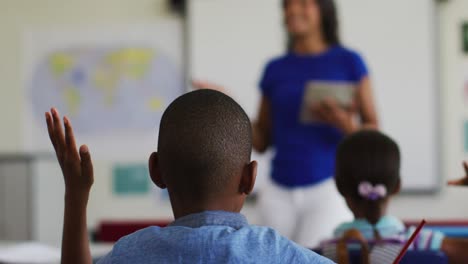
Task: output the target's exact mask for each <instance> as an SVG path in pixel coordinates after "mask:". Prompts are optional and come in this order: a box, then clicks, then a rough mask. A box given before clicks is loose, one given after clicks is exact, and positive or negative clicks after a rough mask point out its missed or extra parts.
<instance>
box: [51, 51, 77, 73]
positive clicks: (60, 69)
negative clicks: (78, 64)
mask: <svg viewBox="0 0 468 264" xmlns="http://www.w3.org/2000/svg"><path fill="white" fill-rule="evenodd" d="M49 63H50V68H51V69H52V71H53V72H54V74H56V75H62V74H64V73H65V72H66V71H68V70H69V69H71V68H72V67H73V57H72V56H70V55H68V54H66V53H60V52H58V53H54V54H52V55H51V56H50V60H49Z"/></svg>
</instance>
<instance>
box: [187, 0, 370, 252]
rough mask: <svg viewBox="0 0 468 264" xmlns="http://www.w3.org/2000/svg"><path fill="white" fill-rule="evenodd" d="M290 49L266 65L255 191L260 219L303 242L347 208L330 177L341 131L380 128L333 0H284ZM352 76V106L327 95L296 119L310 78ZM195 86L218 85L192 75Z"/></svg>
mask: <svg viewBox="0 0 468 264" xmlns="http://www.w3.org/2000/svg"><path fill="white" fill-rule="evenodd" d="M282 4H283V12H284V24H285V27H286V30H287V34H288V37H289V41H288V51H287V53H286V54H284V55H283V56H280V57H278V58H274V59H273V60H271V61H270V62H269V63H268V64H267V65H266V67H265V70H264V73H263V76H262V78H261V81H260V88H261V92H262V97H261V102H260V108H259V113H258V118H257V121H256V122H253V124H252V129H253V139H254V142H253V143H254V144H253V145H254V148H255V150H257V151H259V152H264V151H266V150H267V149H268V148H270V147H272V148H273V149H274V151H275V155H274V158H273V160H272V163H271V164H272V170H271V181H269V182H268V184H267V185H266V186H263V187H264V188H262V189H261V193H260V197H259V206H260V212H261V214H262V219H263V224H265V225H268V226H271V227H273V228H275V229H277V230H278V231H279V232H280V233H282V234H283V235H285V236H287V237H289V238H290V239H292V240H294V241H296V242H298V243H299V244H302V245H304V246H310V247H313V246H316V245H317V244H318V243H319V242H320V240H322V239H324V238H327V237H330V236H331V235H332V232H333V229H334V228H335V227H336V226H337V225H338V224H339V223H341V222H343V221H345V220H349V219H351V217H352V216H351V213H350V212H349V210H348V209H347V207H346V204H345V202H344V201H343V199H342V198H341V197H340V196H339V194H338V192H337V190H336V187H335V184H334V179H333V173H334V165H335V151H336V148H337V145H338V143H339V142H340V140H341V139H342V138H343V136H345V135H346V134H349V133H352V132H354V131H356V130H358V129H361V128H365V127H367V128H377V124H378V122H377V115H376V112H375V108H374V102H373V96H372V89H371V85H370V81H369V74H368V70H367V67H366V65H365V63H364V61H363V59H362V58H361V56H360V55H359V54H358V53H356V52H355V51H353V50H350V49H348V48H346V47H344V46H343V45H342V44H341V42H340V39H339V36H338V18H337V11H336V7H335V3H334V1H333V0H283V2H282ZM314 81H316V82H317V81H318V82H320V83H322V84H323V83H327V82H328V83H330V84H333V85H336V84H337V83H338V84H347V85H348V86H349V84H351V85H350V86H352V87H354V88H355V89H356V90H355V100H354V101H355V102H354V104H353V105H354V106H353V107H349V108H346V109H345V108H343V107H341V106H339V105H338V103H337V102H336V101H335V100H334V99H332V98H328V99H326V100H324V101H322V102H320V103H318V104H316V105H314V106H311V107H310V108H307V109H306V110H307V111H310V114H311V115H313V116H314V117H315V119H314V120H316V121H315V122H303V121H301V118H300V116H301V111H304V110H303V106H302V104H303V100H304V99H303V97H304V93H305V90H306V87H307V84H308V83H310V82H314ZM195 86H197V87H199V88H215V89H216V88H217V87H216V86H215V85H211V84H208V83H202V82H197V83H195Z"/></svg>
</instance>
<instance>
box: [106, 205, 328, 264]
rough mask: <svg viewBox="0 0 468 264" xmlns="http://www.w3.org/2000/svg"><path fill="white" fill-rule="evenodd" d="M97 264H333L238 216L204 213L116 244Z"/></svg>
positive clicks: (132, 236) (152, 228)
mask: <svg viewBox="0 0 468 264" xmlns="http://www.w3.org/2000/svg"><path fill="white" fill-rule="evenodd" d="M98 263H101V264H105V263H319V264H322V263H323V264H328V263H333V262H331V261H330V260H328V259H326V258H323V257H321V256H319V255H317V254H315V253H314V252H312V251H311V250H309V249H306V248H303V247H301V246H299V245H297V244H295V243H294V242H292V241H290V240H288V239H287V238H285V237H283V236H281V235H280V234H279V233H278V232H276V231H274V230H273V229H271V228H267V227H259V226H252V225H249V224H248V223H247V220H246V218H245V217H244V216H243V215H241V214H238V213H231V212H224V211H206V212H202V213H197V214H191V215H187V216H184V217H181V218H179V219H177V220H175V221H174V222H173V223H172V224H170V225H169V226H168V227H165V228H160V227H155V226H152V227H148V228H145V229H142V230H140V231H137V232H135V233H133V234H130V235H128V236H126V237H123V238H122V239H120V240H119V241H118V242H117V243H116V244H115V245H114V248H113V249H112V251H111V252H110V253H109V254H108V255H107V256H105V257H104V258H103V259H101V260H100V261H99V262H98Z"/></svg>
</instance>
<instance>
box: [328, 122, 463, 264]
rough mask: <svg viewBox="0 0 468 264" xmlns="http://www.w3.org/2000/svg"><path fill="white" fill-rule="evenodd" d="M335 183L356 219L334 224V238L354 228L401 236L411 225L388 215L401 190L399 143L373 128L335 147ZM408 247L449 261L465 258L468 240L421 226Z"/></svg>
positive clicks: (371, 235) (371, 236)
mask: <svg viewBox="0 0 468 264" xmlns="http://www.w3.org/2000/svg"><path fill="white" fill-rule="evenodd" d="M335 177H336V186H337V187H338V191H339V192H340V194H341V195H342V196H343V197H344V198H345V200H346V203H347V204H348V207H349V208H350V209H351V211H352V212H353V214H354V217H355V220H354V221H351V222H347V223H343V224H341V225H339V226H338V227H337V228H336V229H335V232H334V236H335V237H336V238H339V237H342V236H343V234H344V233H345V232H346V231H349V230H351V229H357V230H359V231H360V232H361V233H362V235H363V236H364V237H365V238H366V239H367V240H374V241H379V240H383V239H390V240H391V239H397V240H401V239H403V240H406V239H408V238H409V236H410V235H411V234H412V233H413V231H414V228H409V229H406V228H405V225H404V224H403V222H402V221H400V220H399V219H397V218H396V217H393V216H390V215H387V207H388V204H389V202H390V200H391V198H392V197H393V196H394V195H396V194H397V193H398V192H399V191H400V185H401V179H400V152H399V148H398V145H397V144H396V143H395V142H394V141H393V140H392V139H391V138H389V137H387V136H386V135H384V134H382V133H380V132H377V131H360V132H357V133H355V134H353V135H351V136H349V137H347V138H346V139H345V140H344V141H343V142H342V143H341V144H340V146H339V147H338V151H337V158H336V174H335ZM412 248H413V249H416V250H442V251H443V252H444V253H445V254H446V255H447V256H448V257H449V260H450V263H468V251H467V249H468V240H462V239H451V238H447V237H445V236H444V235H443V234H442V233H440V232H435V231H431V230H428V229H423V230H422V231H421V233H420V234H419V236H418V237H417V239H416V240H415V242H414V243H413V244H412Z"/></svg>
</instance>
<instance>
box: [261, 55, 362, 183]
mask: <svg viewBox="0 0 468 264" xmlns="http://www.w3.org/2000/svg"><path fill="white" fill-rule="evenodd" d="M367 75H368V71H367V68H366V65H365V63H364V61H363V59H362V58H361V56H360V55H359V54H358V53H356V52H354V51H352V50H349V49H347V48H344V47H342V46H333V47H330V48H329V49H328V50H327V51H325V52H323V53H321V54H317V55H298V54H294V53H288V54H286V55H284V56H282V57H279V58H276V59H273V60H272V61H270V62H269V63H268V64H267V66H266V68H265V71H264V73H263V77H262V79H261V81H260V88H261V90H262V93H263V96H265V97H266V98H267V99H268V100H269V102H270V105H271V119H272V125H273V127H272V145H273V147H274V149H275V157H274V158H273V160H272V178H273V180H274V181H275V182H276V183H278V184H280V185H282V186H285V187H290V188H294V187H301V186H307V185H313V184H316V183H319V182H321V181H323V180H325V179H328V178H330V177H332V175H333V172H334V165H335V152H336V148H337V145H338V143H339V142H340V140H341V139H342V137H343V133H342V132H341V131H339V130H338V129H337V128H335V127H332V126H330V125H327V124H323V123H310V124H303V123H301V122H300V111H301V104H302V100H303V94H304V91H305V90H304V89H305V85H306V83H307V82H309V81H321V82H323V81H325V82H327V81H329V82H333V83H336V82H344V83H355V84H358V83H359V82H360V81H361V80H362V79H363V78H364V77H366V76H367Z"/></svg>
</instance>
